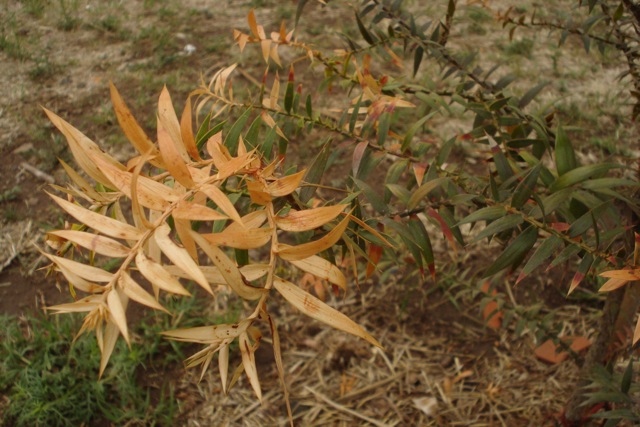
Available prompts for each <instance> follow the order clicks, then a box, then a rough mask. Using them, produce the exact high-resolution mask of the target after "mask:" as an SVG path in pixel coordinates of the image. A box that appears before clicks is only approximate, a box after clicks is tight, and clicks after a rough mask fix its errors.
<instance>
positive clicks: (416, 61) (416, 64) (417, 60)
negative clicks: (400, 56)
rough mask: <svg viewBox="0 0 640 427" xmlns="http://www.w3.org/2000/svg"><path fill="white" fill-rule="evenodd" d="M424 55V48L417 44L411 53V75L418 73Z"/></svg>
mask: <svg viewBox="0 0 640 427" xmlns="http://www.w3.org/2000/svg"><path fill="white" fill-rule="evenodd" d="M423 56H424V49H423V48H422V46H418V47H417V48H416V50H415V52H414V54H413V77H415V76H416V74H418V70H419V69H420V64H421V63H422V57H423Z"/></svg>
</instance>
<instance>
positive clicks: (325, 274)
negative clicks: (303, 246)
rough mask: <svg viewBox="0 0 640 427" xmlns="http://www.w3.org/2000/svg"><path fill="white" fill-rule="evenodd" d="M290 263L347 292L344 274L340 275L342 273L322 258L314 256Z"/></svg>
mask: <svg viewBox="0 0 640 427" xmlns="http://www.w3.org/2000/svg"><path fill="white" fill-rule="evenodd" d="M290 262H291V264H293V265H295V266H296V267H298V268H299V269H301V270H303V271H306V272H307V273H311V274H313V275H314V276H316V277H319V278H321V279H324V280H328V281H329V282H331V283H333V284H334V285H336V286H339V287H340V288H341V289H342V290H343V291H346V290H347V279H346V278H345V277H344V274H342V271H340V269H339V268H338V267H336V266H335V265H333V264H332V263H330V262H329V261H327V260H326V259H324V258H320V257H319V256H317V255H314V256H312V257H309V258H304V259H301V260H297V261H296V260H294V261H290Z"/></svg>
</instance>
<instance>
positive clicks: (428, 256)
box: [408, 217, 436, 280]
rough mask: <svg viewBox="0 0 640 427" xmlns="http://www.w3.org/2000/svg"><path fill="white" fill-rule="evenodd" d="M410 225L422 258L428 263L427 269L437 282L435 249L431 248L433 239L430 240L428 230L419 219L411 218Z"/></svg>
mask: <svg viewBox="0 0 640 427" xmlns="http://www.w3.org/2000/svg"><path fill="white" fill-rule="evenodd" d="M408 225H409V228H411V230H412V231H413V237H414V241H415V242H416V244H417V245H418V246H419V247H420V250H421V252H422V256H423V257H424V260H425V261H426V262H427V268H428V269H429V273H430V274H431V278H432V279H434V280H435V278H436V268H435V261H434V256H433V248H432V246H431V239H430V238H429V234H428V233H427V229H426V228H425V226H424V224H423V223H422V221H421V220H420V219H419V218H418V217H415V218H411V219H410V220H409V223H408Z"/></svg>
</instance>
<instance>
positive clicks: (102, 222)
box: [47, 193, 143, 240]
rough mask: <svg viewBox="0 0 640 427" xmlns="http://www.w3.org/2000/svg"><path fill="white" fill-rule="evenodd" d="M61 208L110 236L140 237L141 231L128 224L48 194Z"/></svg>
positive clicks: (120, 237)
mask: <svg viewBox="0 0 640 427" xmlns="http://www.w3.org/2000/svg"><path fill="white" fill-rule="evenodd" d="M47 194H48V195H49V197H51V198H52V199H53V201H54V202H56V203H57V204H58V205H60V207H61V208H62V209H64V210H65V211H67V213H68V214H69V215H71V216H73V217H74V218H76V219H77V220H78V221H80V222H81V223H83V224H85V225H87V226H89V227H91V228H93V229H94V230H96V231H99V232H101V233H103V234H106V235H108V236H111V237H115V238H118V239H126V240H138V239H140V237H142V234H143V232H142V231H141V230H139V229H137V228H135V227H133V226H131V225H129V224H126V223H123V222H121V221H118V220H115V219H113V218H110V217H108V216H106V215H100V214H99V213H96V212H93V211H91V210H89V209H86V208H84V207H82V206H80V205H76V204H75V203H71V202H68V201H66V200H64V199H61V198H60V197H57V196H54V195H53V194H49V193H47Z"/></svg>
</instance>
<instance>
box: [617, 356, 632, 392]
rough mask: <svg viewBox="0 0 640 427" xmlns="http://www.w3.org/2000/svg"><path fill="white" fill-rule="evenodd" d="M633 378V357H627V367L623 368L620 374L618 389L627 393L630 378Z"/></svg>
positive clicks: (629, 386)
mask: <svg viewBox="0 0 640 427" xmlns="http://www.w3.org/2000/svg"><path fill="white" fill-rule="evenodd" d="M632 379H633V358H629V363H628V364H627V369H625V370H624V374H623V375H622V382H621V383H620V391H622V392H623V393H624V394H629V390H630V389H631V380H632Z"/></svg>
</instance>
